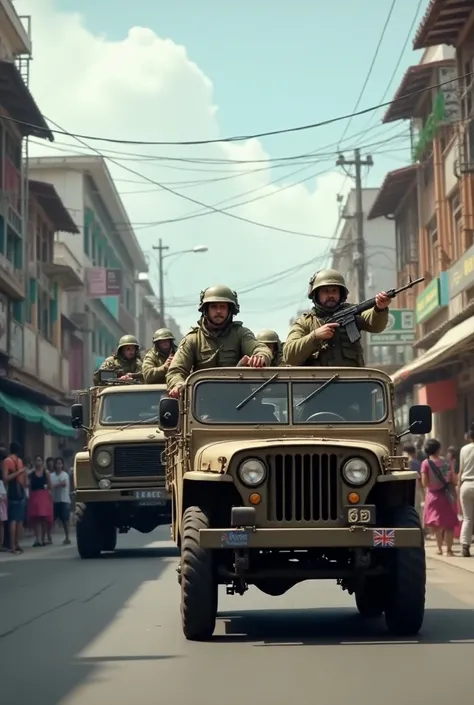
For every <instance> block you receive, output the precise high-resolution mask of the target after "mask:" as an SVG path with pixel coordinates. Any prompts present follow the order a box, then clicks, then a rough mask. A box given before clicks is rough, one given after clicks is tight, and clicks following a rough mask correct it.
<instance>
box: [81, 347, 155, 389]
mask: <svg viewBox="0 0 474 705" xmlns="http://www.w3.org/2000/svg"><path fill="white" fill-rule="evenodd" d="M127 345H134V346H135V347H136V350H137V354H136V357H134V358H132V359H131V360H126V359H125V358H124V357H122V355H121V354H120V350H121V349H122V348H125V347H127ZM139 349H140V346H139V344H138V340H137V339H136V338H135V336H134V335H123V336H122V337H121V338H120V340H119V344H118V346H117V351H116V353H115V355H110V356H109V357H106V358H105V360H104V362H103V363H102V364H101V366H100V367H99V369H98V370H96V371H95V372H94V375H93V378H92V379H93V383H94V386H96V387H98V386H100V383H101V382H100V371H101V370H117V372H121V373H122V374H121V375H120V376H122V375H126V374H136V373H137V372H141V370H142V361H141V360H140V357H139V355H138V351H139ZM139 379H141V381H143V378H141V377H140V378H139Z"/></svg>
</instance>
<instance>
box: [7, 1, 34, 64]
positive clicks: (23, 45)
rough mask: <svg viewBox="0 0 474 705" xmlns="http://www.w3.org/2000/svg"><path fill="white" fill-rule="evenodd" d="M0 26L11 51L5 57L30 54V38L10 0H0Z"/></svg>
mask: <svg viewBox="0 0 474 705" xmlns="http://www.w3.org/2000/svg"><path fill="white" fill-rule="evenodd" d="M0 27H1V28H2V34H3V35H4V37H5V39H6V40H7V42H8V45H9V46H8V48H9V49H10V51H11V56H5V57H4V58H5V59H9V58H12V57H14V56H20V55H21V54H31V39H30V38H29V36H28V32H27V30H26V29H25V27H24V26H23V23H22V21H21V19H20V17H19V16H18V15H17V13H16V10H15V8H14V7H13V3H12V0H0Z"/></svg>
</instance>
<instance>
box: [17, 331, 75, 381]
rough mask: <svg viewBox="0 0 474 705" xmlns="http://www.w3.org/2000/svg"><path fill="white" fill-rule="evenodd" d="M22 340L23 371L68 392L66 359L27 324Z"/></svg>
mask: <svg viewBox="0 0 474 705" xmlns="http://www.w3.org/2000/svg"><path fill="white" fill-rule="evenodd" d="M23 341H24V342H23V348H24V356H23V365H22V366H23V369H24V370H25V372H27V373H28V374H30V375H31V376H32V377H36V378H37V379H38V380H39V381H40V382H43V383H44V384H47V385H48V386H49V387H51V388H52V389H56V390H57V391H58V392H62V393H66V392H68V391H69V362H68V360H67V359H66V358H65V357H64V356H63V355H61V353H60V351H59V350H58V349H57V348H56V347H55V346H54V345H52V344H51V343H50V342H48V341H47V340H45V339H44V338H43V337H42V336H41V335H40V334H39V333H38V332H37V331H35V330H34V329H33V328H32V327H31V326H29V325H28V324H26V325H25V326H24V329H23Z"/></svg>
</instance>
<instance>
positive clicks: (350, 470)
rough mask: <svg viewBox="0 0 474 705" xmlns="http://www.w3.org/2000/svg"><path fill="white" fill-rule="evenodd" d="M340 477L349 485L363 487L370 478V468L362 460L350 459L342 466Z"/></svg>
mask: <svg viewBox="0 0 474 705" xmlns="http://www.w3.org/2000/svg"><path fill="white" fill-rule="evenodd" d="M342 475H343V477H344V480H345V481H346V482H347V483H348V484H349V485H365V483H366V482H367V480H368V479H369V477H370V467H369V466H368V464H367V463H366V462H365V460H362V458H351V460H348V461H347V463H344V465H343V466H342Z"/></svg>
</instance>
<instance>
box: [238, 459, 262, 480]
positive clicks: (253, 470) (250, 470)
mask: <svg viewBox="0 0 474 705" xmlns="http://www.w3.org/2000/svg"><path fill="white" fill-rule="evenodd" d="M266 475H267V468H266V467H265V463H263V462H262V461H261V460H258V459H257V458H248V459H247V460H244V462H243V463H242V464H241V465H240V467H239V477H240V479H241V480H242V482H243V483H244V485H248V486H249V487H256V486H257V485H260V484H261V483H262V482H263V481H264V479H265V477H266Z"/></svg>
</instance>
